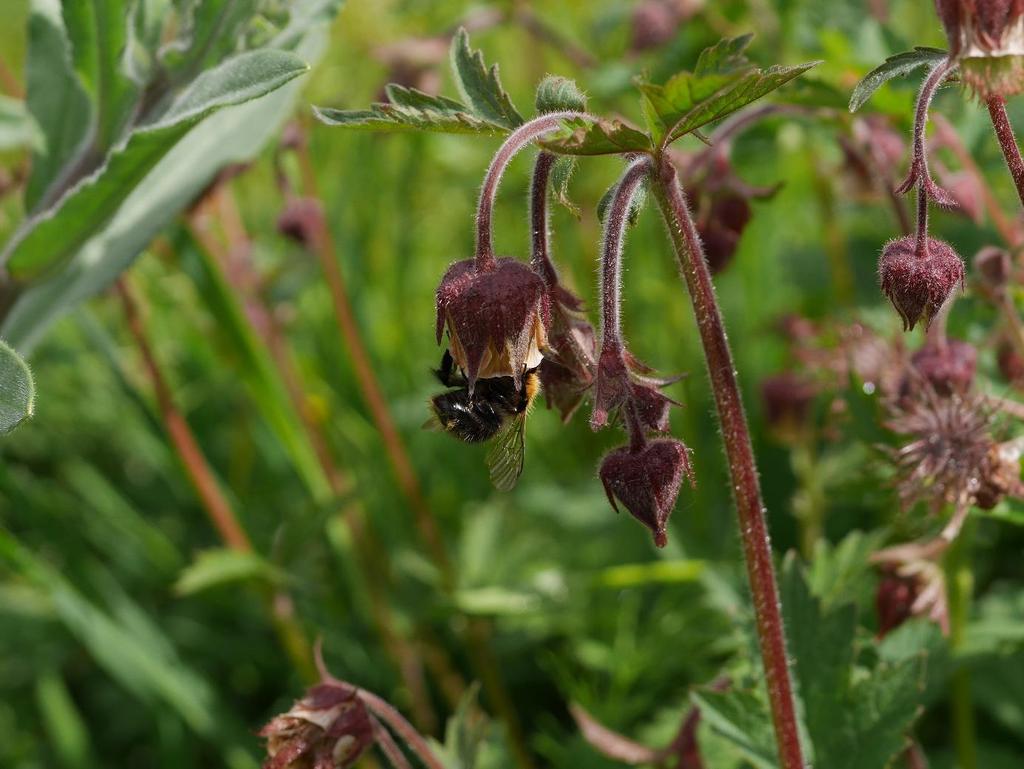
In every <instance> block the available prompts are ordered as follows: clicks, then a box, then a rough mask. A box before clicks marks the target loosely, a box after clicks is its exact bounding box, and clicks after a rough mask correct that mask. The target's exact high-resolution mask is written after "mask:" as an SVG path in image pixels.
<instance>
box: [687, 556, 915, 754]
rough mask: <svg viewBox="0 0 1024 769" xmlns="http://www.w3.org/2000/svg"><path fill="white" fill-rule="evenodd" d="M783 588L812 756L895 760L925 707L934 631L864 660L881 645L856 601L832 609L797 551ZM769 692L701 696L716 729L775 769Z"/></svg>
mask: <svg viewBox="0 0 1024 769" xmlns="http://www.w3.org/2000/svg"><path fill="white" fill-rule="evenodd" d="M779 592H780V600H781V602H782V607H783V613H784V615H785V623H786V635H787V638H788V651H789V655H790V657H791V659H792V660H793V672H794V676H795V681H796V687H797V693H796V696H797V700H798V703H799V705H798V711H799V713H800V715H801V720H802V722H803V727H804V730H805V731H804V733H805V734H806V735H807V737H806V739H805V749H806V750H807V752H808V760H809V761H811V762H812V763H813V764H814V765H816V766H828V767H836V768H837V769H878V767H885V766H888V765H889V763H890V761H891V760H892V759H893V758H894V757H895V756H896V755H897V754H898V753H899V752H900V750H901V749H902V748H903V747H904V744H905V735H906V733H907V730H908V729H909V727H910V725H911V724H912V723H913V722H914V720H915V719H916V718H917V716H918V715H919V714H920V710H921V706H920V700H921V695H922V692H923V690H924V682H925V661H926V659H927V654H926V650H927V648H928V646H927V643H928V641H927V639H928V638H931V637H932V636H930V634H929V635H927V636H926V637H925V638H921V637H920V636H916V637H914V636H901V637H900V641H901V642H902V643H899V644H897V643H895V642H891V641H890V642H884V641H883V642H882V644H881V645H880V646H879V647H878V649H877V652H876V653H875V654H874V655H873V656H874V660H873V661H871V660H868V661H864V659H863V658H864V657H865V656H866V655H865V649H864V648H862V647H864V646H867V647H868V648H871V647H872V646H873V645H872V644H867V645H865V644H863V643H862V642H858V640H857V632H856V631H857V610H856V607H855V606H854V605H853V604H849V603H843V604H841V605H837V606H832V607H829V608H825V607H824V606H823V605H822V602H821V599H820V598H819V597H817V596H815V595H814V594H813V593H812V592H811V590H810V587H809V586H808V583H807V578H806V576H805V575H804V573H803V569H802V567H801V566H800V565H799V564H798V562H797V560H796V558H795V557H793V556H792V555H790V556H789V557H788V558H787V559H786V562H785V565H784V566H783V570H782V575H781V584H780V591H779ZM909 640H916V641H917V642H918V643H919V644H920V645H916V644H911V643H908V641H909ZM762 698H763V694H761V693H760V692H757V691H744V690H736V691H726V692H710V691H701V692H699V693H698V694H696V695H695V696H694V702H695V704H698V705H700V706H701V707H702V708H703V707H706V708H707V710H706V711H704V710H702V712H706V713H707V714H708V718H709V723H710V725H711V728H712V729H714V730H715V731H717V732H718V733H719V734H720V735H721V736H723V737H725V738H726V739H728V740H730V741H731V742H733V743H734V744H735V745H736V747H737V748H738V749H740V750H741V751H742V752H743V754H744V755H745V756H746V757H747V758H748V759H749V760H750V761H752V762H753V763H754V764H755V765H756V766H758V767H765V769H769V768H770V767H775V766H777V763H776V758H775V744H774V737H773V733H772V730H771V721H770V717H769V715H768V712H767V707H766V704H765V702H764V700H763V699H762Z"/></svg>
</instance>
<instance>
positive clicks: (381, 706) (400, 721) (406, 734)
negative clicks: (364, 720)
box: [356, 689, 445, 769]
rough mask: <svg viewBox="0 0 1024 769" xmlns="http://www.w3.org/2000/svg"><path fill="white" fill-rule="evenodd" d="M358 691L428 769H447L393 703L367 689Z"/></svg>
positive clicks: (376, 714)
mask: <svg viewBox="0 0 1024 769" xmlns="http://www.w3.org/2000/svg"><path fill="white" fill-rule="evenodd" d="M356 691H357V692H358V694H359V699H361V700H362V701H363V702H365V703H366V707H368V708H369V709H370V711H371V712H372V713H373V714H374V715H375V716H376V717H377V718H379V719H380V720H382V721H383V722H384V723H386V724H387V725H388V726H390V727H391V728H392V730H394V732H395V734H397V735H398V737H399V739H401V740H402V742H404V743H405V744H406V745H407V746H408V748H409V750H411V751H412V752H413V753H415V754H416V757H417V758H419V760H420V761H422V762H423V765H424V766H426V767H427V769H445V766H444V764H443V763H442V762H441V760H440V759H439V758H438V757H437V756H436V755H434V751H433V750H431V749H430V745H429V744H427V741H426V740H425V739H423V736H422V735H421V734H420V733H419V732H417V731H416V729H415V728H414V727H413V725H412V724H410V723H409V722H408V721H406V720H405V717H404V716H403V715H402V714H401V713H399V712H398V711H397V710H396V709H395V708H394V706H392V705H391V703H389V702H388V701H387V700H384V699H383V698H381V697H378V696H377V695H376V694H374V693H373V692H368V691H366V689H357V690H356Z"/></svg>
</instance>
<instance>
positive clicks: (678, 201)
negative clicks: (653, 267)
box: [652, 155, 805, 769]
mask: <svg viewBox="0 0 1024 769" xmlns="http://www.w3.org/2000/svg"><path fill="white" fill-rule="evenodd" d="M652 182H653V184H652V186H653V188H654V194H655V196H656V197H657V199H658V203H659V205H660V207H661V211H662V214H663V216H664V218H665V223H666V225H667V227H668V232H669V237H670V238H671V240H672V245H673V246H674V248H675V252H676V258H677V260H678V262H679V269H680V272H681V273H682V275H683V278H684V280H685V282H686V286H687V289H688V290H689V294H690V300H691V302H692V303H693V311H694V315H695V316H696V319H697V329H698V331H699V332H700V337H701V342H702V344H703V347H704V357H705V360H706V362H707V365H708V371H709V374H710V377H711V386H712V390H713V392H714V396H715V405H716V407H717V411H718V419H719V422H720V424H721V428H722V435H723V438H724V441H725V453H726V457H727V459H728V462H729V473H730V476H731V478H732V487H733V491H734V493H735V497H736V510H737V514H738V516H739V530H740V536H741V539H742V542H743V553H744V557H745V561H746V566H747V578H748V580H749V582H750V591H751V593H752V595H753V599H754V615H755V619H756V624H757V635H758V640H759V642H760V646H761V659H762V661H763V664H764V671H765V679H766V684H767V689H768V700H769V704H770V705H771V711H772V722H773V725H774V727H775V737H776V742H777V745H778V750H779V759H780V765H781V767H782V768H783V769H805V765H804V759H803V752H802V750H801V747H800V736H799V729H798V726H797V717H796V709H795V706H794V701H793V685H792V682H791V681H790V673H789V665H788V660H787V656H786V637H785V633H784V630H783V625H782V614H781V611H780V607H779V593H778V588H777V586H776V583H775V567H774V563H773V561H772V549H771V542H770V541H769V537H768V527H767V524H766V522H765V510H764V503H763V501H762V499H761V488H760V484H759V482H758V478H757V465H756V463H755V461H754V452H753V448H752V447H751V443H750V432H749V429H748V427H747V420H746V415H745V413H744V410H743V401H742V399H741V398H740V391H739V386H738V384H737V382H736V370H735V367H734V364H733V358H732V352H731V351H730V349H729V343H728V341H727V339H726V334H725V326H724V325H723V323H722V316H721V313H720V311H719V309H718V303H717V300H716V299H715V290H714V286H713V285H712V282H711V273H710V271H709V270H708V266H707V262H706V261H705V259H704V252H703V249H702V247H701V243H700V237H699V236H698V234H697V229H696V226H695V225H694V223H693V218H692V217H691V215H690V210H689V208H688V206H687V204H686V198H685V197H684V195H683V190H682V188H681V187H680V185H679V177H678V175H677V173H676V169H675V167H674V166H673V165H672V164H671V162H670V161H669V159H668V157H667V156H665V155H662V156H661V157H660V158H659V165H658V169H657V173H656V174H655V175H653V176H652Z"/></svg>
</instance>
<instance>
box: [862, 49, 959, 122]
mask: <svg viewBox="0 0 1024 769" xmlns="http://www.w3.org/2000/svg"><path fill="white" fill-rule="evenodd" d="M947 55H948V54H947V53H946V51H943V50H941V49H939V48H924V47H917V48H914V50H912V51H904V52H903V53H897V54H896V55H895V56H890V57H889V58H888V59H886V60H885V61H884V62H882V63H881V64H880V65H878V66H877V67H875V68H874V69H873V70H871V71H870V72H869V73H868V74H866V75H865V76H864V77H863V78H862V79H861V81H860V82H859V83H857V87H856V88H854V89H853V94H852V95H851V96H850V105H849V106H850V112H856V111H857V110H858V109H860V108H861V107H862V106H863V105H864V102H866V101H867V100H868V99H870V98H871V94H873V93H874V92H875V91H877V90H878V89H879V88H881V87H882V85H883V84H885V83H886V82H887V81H889V80H891V79H892V78H894V77H902V76H903V75H906V74H909V73H911V72H913V71H914V70H915V69H917V68H918V67H933V66H935V65H936V64H938V63H939V62H940V61H942V60H943V59H945V58H946V56H947Z"/></svg>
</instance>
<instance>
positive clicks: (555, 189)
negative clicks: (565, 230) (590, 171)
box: [548, 155, 581, 219]
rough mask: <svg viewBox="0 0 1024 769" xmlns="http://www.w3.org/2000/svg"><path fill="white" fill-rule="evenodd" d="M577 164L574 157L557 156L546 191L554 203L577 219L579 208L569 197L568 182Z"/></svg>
mask: <svg viewBox="0 0 1024 769" xmlns="http://www.w3.org/2000/svg"><path fill="white" fill-rule="evenodd" d="M577 163H578V161H577V159H576V157H575V156H574V155H559V156H558V157H557V158H555V164H554V165H553V166H551V179H550V180H549V182H548V189H549V190H550V194H551V197H552V198H553V199H554V200H555V202H556V203H558V204H559V205H562V206H564V207H565V208H566V209H568V211H569V213H571V214H572V215H573V216H575V217H576V218H577V219H579V218H580V215H581V214H580V207H579V206H577V205H576V204H575V203H573V202H572V199H571V198H570V197H569V182H570V181H572V175H573V174H574V173H575V172H576V164H577Z"/></svg>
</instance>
